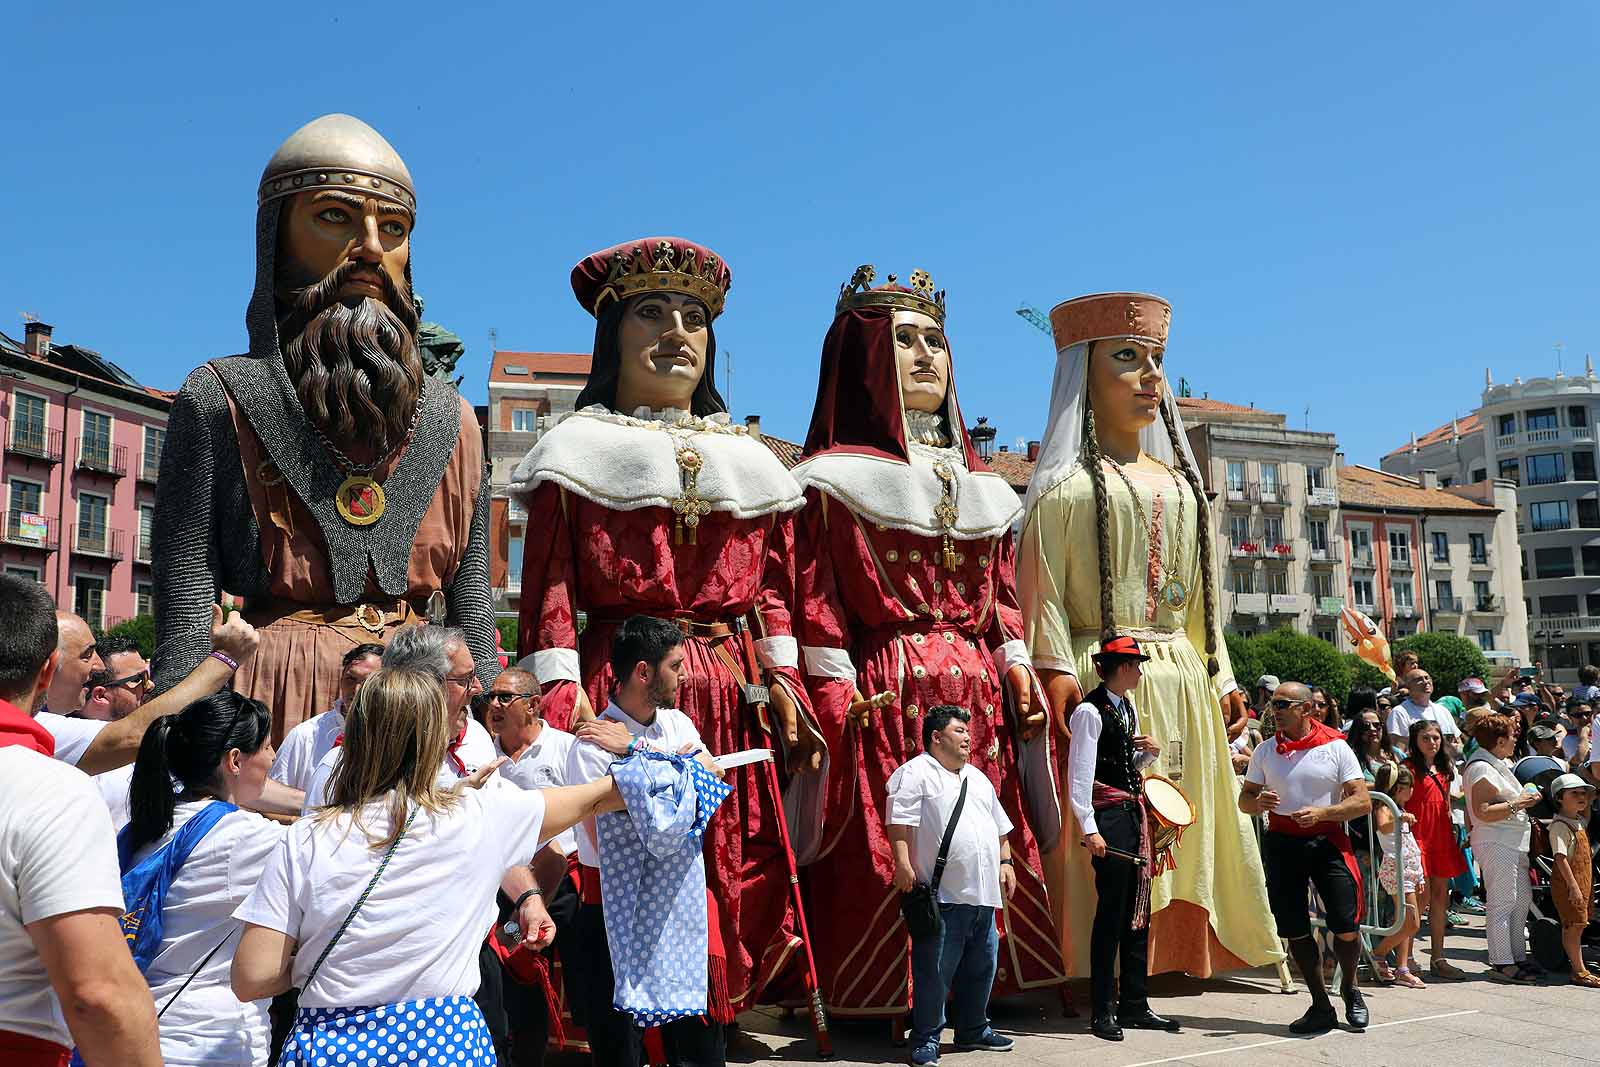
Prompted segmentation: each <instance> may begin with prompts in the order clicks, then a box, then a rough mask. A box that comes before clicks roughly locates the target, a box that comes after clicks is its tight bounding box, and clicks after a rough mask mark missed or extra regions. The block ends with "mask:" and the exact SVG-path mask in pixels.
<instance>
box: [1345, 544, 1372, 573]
mask: <svg viewBox="0 0 1600 1067" xmlns="http://www.w3.org/2000/svg"><path fill="white" fill-rule="evenodd" d="M1350 566H1351V568H1352V569H1354V570H1358V571H1370V570H1375V569H1376V568H1377V566H1378V564H1377V562H1376V561H1375V560H1374V559H1373V556H1372V549H1370V548H1358V549H1355V550H1354V551H1352V552H1351V553H1350Z"/></svg>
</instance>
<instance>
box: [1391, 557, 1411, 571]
mask: <svg viewBox="0 0 1600 1067" xmlns="http://www.w3.org/2000/svg"><path fill="white" fill-rule="evenodd" d="M1389 569H1390V570H1392V571H1409V570H1412V569H1413V568H1412V565H1411V553H1409V552H1406V553H1403V554H1400V555H1396V554H1395V553H1393V552H1391V553H1389Z"/></svg>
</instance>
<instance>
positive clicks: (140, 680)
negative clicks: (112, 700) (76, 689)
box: [84, 667, 156, 689]
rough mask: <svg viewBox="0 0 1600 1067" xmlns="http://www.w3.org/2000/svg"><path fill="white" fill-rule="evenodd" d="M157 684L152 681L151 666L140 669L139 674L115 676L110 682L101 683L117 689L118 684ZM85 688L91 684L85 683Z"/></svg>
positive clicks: (136, 686)
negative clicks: (122, 676) (123, 676)
mask: <svg viewBox="0 0 1600 1067" xmlns="http://www.w3.org/2000/svg"><path fill="white" fill-rule="evenodd" d="M155 684H156V683H155V682H154V681H152V680H151V678H150V668H149V667H146V668H145V669H144V670H142V671H140V672H139V673H137V674H130V675H128V676H127V677H125V678H113V679H112V680H111V681H109V682H102V683H101V685H102V686H103V687H104V688H106V689H115V688H117V687H118V686H123V685H125V686H128V687H129V688H132V689H148V688H149V687H151V686H153V685H155ZM84 688H85V689H88V688H89V686H88V685H85V686H84Z"/></svg>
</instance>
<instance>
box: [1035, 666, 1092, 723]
mask: <svg viewBox="0 0 1600 1067" xmlns="http://www.w3.org/2000/svg"><path fill="white" fill-rule="evenodd" d="M1039 677H1040V678H1041V679H1042V680H1043V681H1044V695H1045V702H1046V703H1048V704H1049V705H1050V714H1051V717H1052V718H1054V720H1055V724H1056V734H1057V735H1058V736H1059V737H1061V738H1062V740H1071V738H1072V730H1071V728H1070V727H1068V726H1067V721H1068V720H1069V719H1071V718H1072V713H1073V712H1074V711H1075V710H1077V707H1078V705H1079V704H1082V703H1083V689H1082V687H1080V686H1079V685H1078V679H1077V678H1076V677H1074V676H1073V675H1070V674H1067V673H1065V672H1064V671H1052V670H1042V671H1040V672H1039Z"/></svg>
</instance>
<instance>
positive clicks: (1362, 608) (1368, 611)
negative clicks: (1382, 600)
mask: <svg viewBox="0 0 1600 1067" xmlns="http://www.w3.org/2000/svg"><path fill="white" fill-rule="evenodd" d="M1356 610H1357V611H1359V612H1361V614H1363V615H1376V614H1377V613H1378V605H1376V604H1374V603H1372V602H1371V601H1370V600H1358V601H1356Z"/></svg>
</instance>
